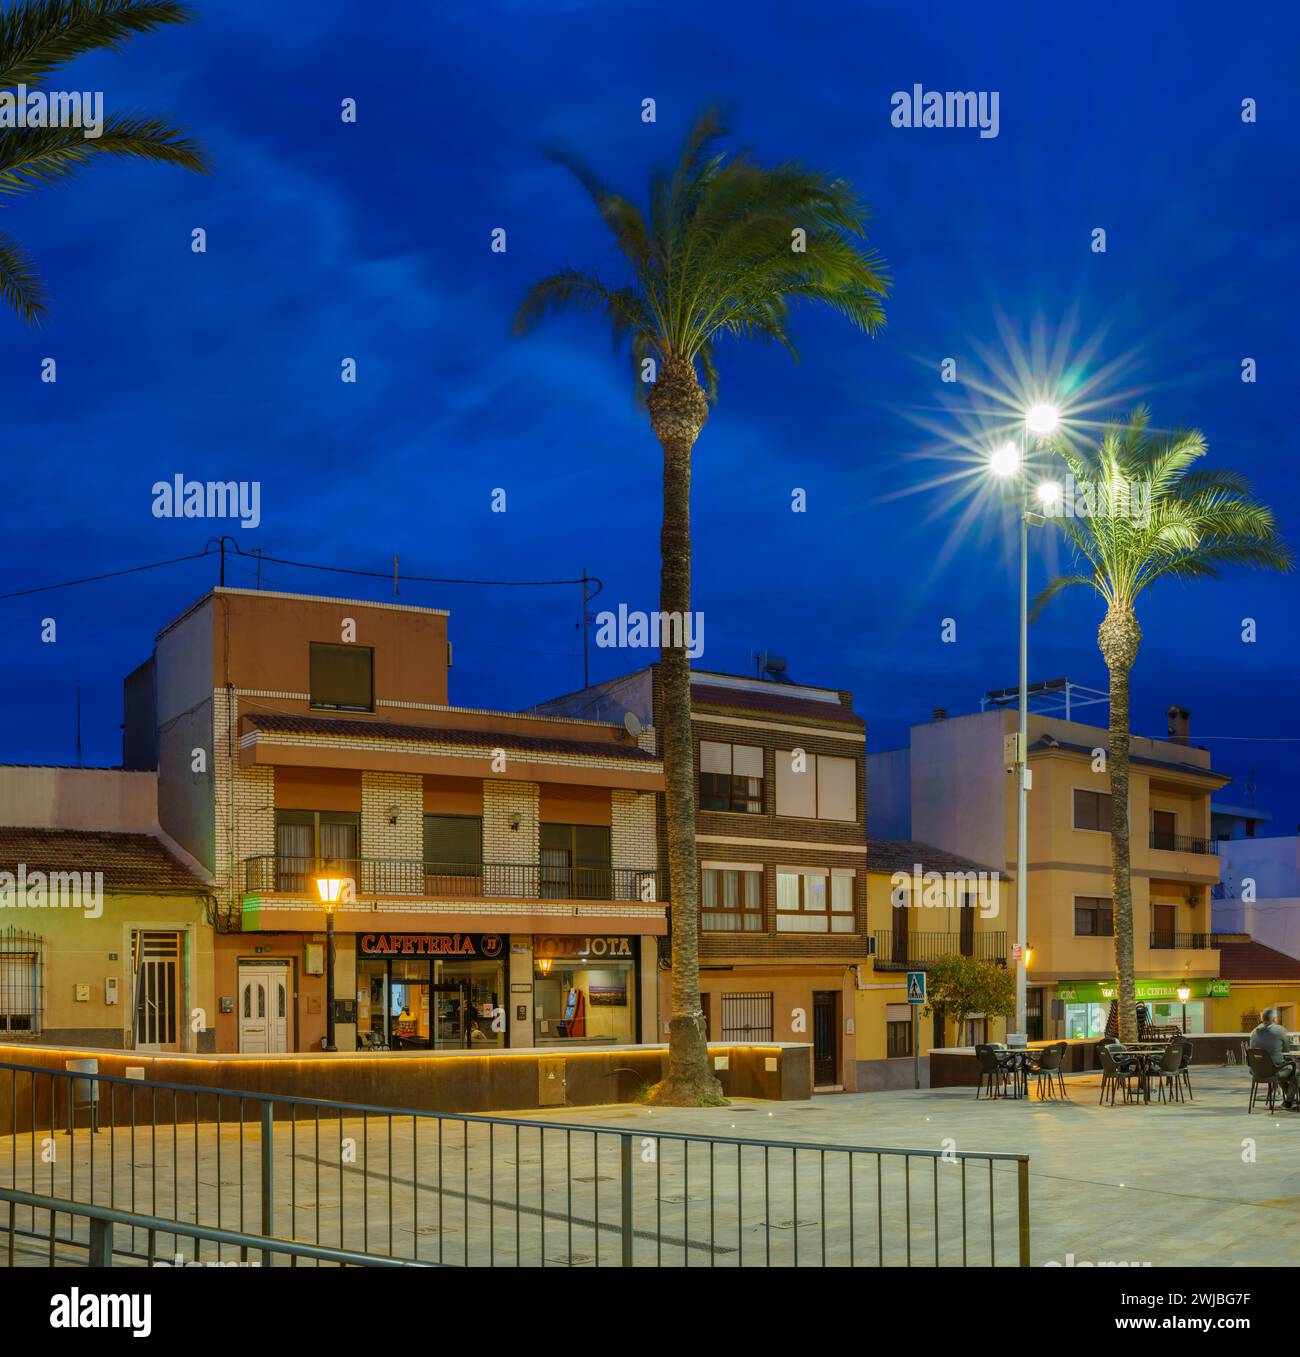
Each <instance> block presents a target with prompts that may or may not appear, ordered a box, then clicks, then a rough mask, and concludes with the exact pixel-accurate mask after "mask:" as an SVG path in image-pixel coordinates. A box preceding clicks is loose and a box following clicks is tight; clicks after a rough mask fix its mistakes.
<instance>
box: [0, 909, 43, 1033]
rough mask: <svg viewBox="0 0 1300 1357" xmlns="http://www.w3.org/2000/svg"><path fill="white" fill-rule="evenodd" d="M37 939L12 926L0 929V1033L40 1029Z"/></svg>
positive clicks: (38, 952)
mask: <svg viewBox="0 0 1300 1357" xmlns="http://www.w3.org/2000/svg"><path fill="white" fill-rule="evenodd" d="M40 980H41V939H40V938H39V936H37V935H36V934H35V933H20V932H19V931H18V930H17V929H16V928H10V929H7V930H5V931H3V932H0V1032H25V1033H28V1034H33V1033H37V1032H39V1031H40V1030H41V1024H40V1018H41V1010H40V993H41V985H40Z"/></svg>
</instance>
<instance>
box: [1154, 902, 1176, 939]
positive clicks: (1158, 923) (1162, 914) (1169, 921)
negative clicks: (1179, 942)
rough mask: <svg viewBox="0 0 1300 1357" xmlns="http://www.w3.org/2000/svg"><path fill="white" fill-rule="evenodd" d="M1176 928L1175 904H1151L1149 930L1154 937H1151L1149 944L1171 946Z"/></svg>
mask: <svg viewBox="0 0 1300 1357" xmlns="http://www.w3.org/2000/svg"><path fill="white" fill-rule="evenodd" d="M1177 928H1178V906H1177V905H1152V906H1151V931H1152V933H1153V934H1154V937H1153V938H1152V939H1151V945H1152V946H1153V947H1172V946H1173V945H1174V941H1175V938H1174V935H1175V932H1176V930H1177Z"/></svg>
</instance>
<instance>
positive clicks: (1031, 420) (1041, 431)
mask: <svg viewBox="0 0 1300 1357" xmlns="http://www.w3.org/2000/svg"><path fill="white" fill-rule="evenodd" d="M1060 422H1061V412H1060V411H1059V410H1058V409H1057V408H1056V406H1054V405H1049V404H1047V403H1046V402H1045V401H1043V402H1040V403H1039V404H1037V405H1031V406H1030V407H1029V409H1028V411H1026V413H1025V427H1026V428H1027V429H1028V430H1029V432H1030V433H1033V434H1037V435H1038V436H1039V438H1046V437H1047V435H1048V434H1050V433H1055V431H1056V426H1057V425H1058V424H1059V423H1060Z"/></svg>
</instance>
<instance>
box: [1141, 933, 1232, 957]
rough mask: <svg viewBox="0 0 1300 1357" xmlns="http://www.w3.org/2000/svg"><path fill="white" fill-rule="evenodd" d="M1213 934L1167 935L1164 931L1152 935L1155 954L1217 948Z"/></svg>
mask: <svg viewBox="0 0 1300 1357" xmlns="http://www.w3.org/2000/svg"><path fill="white" fill-rule="evenodd" d="M1217 946H1218V943H1217V941H1216V935H1215V934H1213V933H1166V932H1164V931H1163V930H1162V931H1160V932H1153V933H1152V934H1151V950H1152V951H1153V952H1173V951H1183V950H1186V951H1191V952H1200V951H1203V950H1204V949H1205V948H1207V947H1217Z"/></svg>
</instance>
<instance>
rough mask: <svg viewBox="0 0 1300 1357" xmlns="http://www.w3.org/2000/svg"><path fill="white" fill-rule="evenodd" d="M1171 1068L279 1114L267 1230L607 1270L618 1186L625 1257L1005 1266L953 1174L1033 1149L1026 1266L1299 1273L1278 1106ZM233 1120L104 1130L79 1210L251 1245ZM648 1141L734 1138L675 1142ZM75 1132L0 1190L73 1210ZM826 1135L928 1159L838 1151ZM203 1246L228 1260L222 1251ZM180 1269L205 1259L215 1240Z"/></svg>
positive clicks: (14, 1157) (450, 1258)
mask: <svg viewBox="0 0 1300 1357" xmlns="http://www.w3.org/2000/svg"><path fill="white" fill-rule="evenodd" d="M1192 1076H1193V1090H1194V1094H1195V1097H1194V1101H1192V1102H1186V1103H1181V1104H1173V1105H1161V1104H1160V1103H1158V1102H1153V1103H1151V1104H1150V1105H1145V1104H1142V1103H1137V1104H1132V1105H1127V1106H1126V1105H1123V1104H1122V1103H1117V1105H1116V1106H1114V1107H1110V1106H1108V1105H1106V1106H1099V1105H1098V1094H1099V1091H1100V1090H1099V1082H1098V1081H1099V1076H1097V1075H1082V1076H1075V1077H1073V1078H1071V1079H1069V1080H1068V1092H1069V1099H1070V1100H1069V1101H1068V1102H1066V1103H1061V1102H1055V1103H1053V1102H1039V1101H1037V1100H1036V1099H1030V1100H1028V1101H1019V1100H1004V1101H992V1102H990V1101H987V1100H985V1099H980V1100H976V1098H975V1094H974V1090H973V1089H938V1090H922V1091H919V1092H891V1093H866V1094H833V1095H826V1096H821V1097H817V1098H814V1099H812V1100H811V1101H808V1102H787V1103H768V1102H760V1101H756V1100H748V1099H742V1100H737V1101H736V1102H734V1103H732V1104H731V1105H730V1106H728V1107H723V1108H701V1109H692V1110H681V1109H678V1110H663V1109H651V1108H646V1107H643V1106H638V1105H621V1106H615V1107H596V1108H591V1107H587V1108H574V1109H565V1110H560V1111H547V1112H538V1111H527V1112H520V1113H510V1112H508V1111H505V1112H502V1113H501V1114H499V1115H501V1116H505V1117H510V1116H518V1117H519V1118H523V1119H527V1120H530V1121H533V1122H543V1123H544V1124H545V1128H546V1129H538V1128H536V1127H522V1128H516V1127H513V1126H508V1125H507V1126H502V1125H497V1126H489V1125H487V1124H485V1123H482V1122H471V1123H469V1124H468V1125H467V1124H466V1123H462V1122H458V1121H444V1122H442V1123H441V1124H440V1123H439V1122H438V1121H437V1120H436V1119H431V1118H428V1119H426V1118H412V1117H411V1116H409V1115H407V1116H405V1117H400V1116H395V1117H392V1118H389V1117H374V1116H370V1117H367V1118H365V1119H364V1120H363V1119H361V1118H354V1117H346V1118H344V1119H342V1120H341V1121H340V1120H339V1119H338V1118H329V1117H326V1116H322V1117H321V1118H320V1120H319V1121H318V1120H316V1119H315V1116H314V1115H313V1116H312V1117H311V1119H307V1118H306V1116H305V1115H304V1116H303V1117H300V1119H299V1120H298V1121H297V1122H296V1123H289V1122H286V1121H283V1120H280V1121H277V1122H276V1125H275V1135H274V1146H273V1153H272V1154H271V1156H270V1159H271V1163H272V1198H273V1201H274V1215H273V1222H272V1223H273V1230H274V1233H275V1234H276V1235H279V1236H287V1235H290V1234H292V1237H293V1238H295V1239H297V1240H300V1241H305V1242H319V1243H322V1244H325V1245H330V1246H340V1247H345V1248H348V1249H354V1250H360V1251H369V1252H373V1253H383V1254H387V1255H390V1256H400V1257H402V1258H407V1259H417V1258H418V1259H419V1260H421V1261H427V1262H438V1261H442V1262H445V1263H450V1264H462V1263H464V1262H466V1261H468V1262H469V1263H470V1264H479V1265H482V1264H487V1263H489V1262H495V1263H496V1264H497V1265H515V1264H516V1263H521V1264H523V1265H525V1266H536V1265H539V1264H545V1265H548V1266H593V1265H618V1264H619V1262H620V1261H621V1251H622V1248H623V1235H622V1230H621V1221H622V1213H623V1210H624V1203H623V1189H624V1185H625V1182H626V1184H627V1185H628V1187H629V1189H630V1192H631V1202H632V1215H633V1225H634V1229H633V1239H632V1251H633V1260H634V1262H635V1263H636V1264H638V1265H653V1264H655V1263H663V1264H670V1265H681V1264H683V1263H686V1264H688V1265H690V1266H736V1265H738V1264H743V1265H747V1266H748V1265H758V1264H763V1263H772V1264H775V1265H791V1264H796V1263H797V1264H798V1265H801V1266H807V1265H813V1266H820V1265H823V1264H828V1265H840V1264H848V1263H850V1262H854V1263H858V1264H875V1263H878V1262H884V1263H885V1264H887V1265H895V1264H904V1263H906V1262H908V1261H909V1259H910V1261H911V1262H912V1263H913V1264H917V1265H929V1264H933V1263H934V1262H935V1261H936V1258H937V1261H938V1262H940V1263H941V1264H945V1265H950V1264H961V1263H962V1262H966V1263H969V1264H976V1265H981V1264H987V1263H988V1262H990V1261H994V1262H996V1263H998V1264H999V1265H1013V1264H1014V1263H1016V1261H1017V1259H1018V1238H1017V1216H1016V1204H1017V1164H1016V1163H1015V1162H1014V1161H1011V1162H1007V1161H999V1162H995V1163H989V1162H988V1161H985V1160H981V1159H969V1160H966V1161H965V1162H964V1163H963V1162H961V1161H960V1159H957V1161H956V1162H952V1161H953V1160H954V1158H955V1157H956V1156H959V1155H960V1154H962V1153H963V1152H1002V1153H1011V1154H1017V1155H1028V1156H1029V1162H1030V1220H1031V1226H1032V1237H1031V1243H1032V1262H1033V1263H1034V1264H1035V1265H1043V1264H1047V1263H1049V1262H1056V1263H1062V1264H1068V1263H1069V1262H1070V1261H1073V1263H1074V1264H1075V1265H1079V1264H1084V1263H1112V1264H1129V1265H1133V1264H1139V1265H1141V1264H1150V1265H1152V1266H1157V1267H1159V1266H1186V1265H1192V1266H1195V1265H1206V1264H1234V1263H1237V1264H1245V1263H1252V1264H1264V1263H1273V1264H1285V1265H1289V1266H1295V1265H1297V1264H1300V1229H1297V1228H1296V1226H1297V1224H1300V1114H1294V1113H1285V1112H1281V1111H1279V1112H1278V1113H1276V1114H1274V1115H1269V1114H1267V1113H1266V1112H1264V1111H1263V1110H1262V1108H1261V1109H1258V1110H1257V1111H1256V1112H1255V1114H1254V1115H1251V1116H1248V1115H1247V1113H1246V1104H1247V1096H1248V1090H1249V1083H1250V1080H1249V1076H1248V1075H1247V1073H1246V1071H1245V1070H1244V1069H1243V1068H1241V1067H1239V1066H1237V1067H1233V1066H1230V1067H1227V1068H1203V1069H1197V1068H1195V1067H1193V1071H1192ZM250 1117H251V1120H250V1121H248V1122H246V1123H245V1124H244V1126H243V1127H242V1128H241V1127H240V1126H239V1125H238V1123H237V1122H230V1121H227V1122H225V1123H223V1125H222V1127H221V1129H220V1132H218V1131H217V1129H216V1127H214V1126H213V1125H211V1124H209V1123H201V1124H200V1125H199V1126H198V1127H197V1128H196V1127H194V1126H193V1125H182V1126H181V1127H179V1128H177V1129H176V1130H175V1131H173V1128H172V1127H171V1126H170V1125H168V1126H165V1127H159V1128H158V1130H157V1131H156V1132H153V1131H151V1130H149V1129H148V1128H146V1127H137V1129H136V1132H135V1137H134V1142H132V1140H131V1138H130V1136H129V1134H128V1133H127V1132H126V1131H124V1130H123V1129H122V1128H118V1129H117V1130H116V1131H115V1132H112V1133H110V1131H109V1130H108V1129H105V1130H103V1131H101V1132H100V1133H99V1134H98V1136H96V1137H94V1138H93V1140H94V1146H93V1158H94V1164H93V1174H94V1186H93V1199H94V1200H95V1201H96V1202H99V1203H102V1204H106V1205H107V1204H111V1205H114V1206H116V1207H119V1208H123V1209H132V1210H135V1211H138V1212H142V1213H147V1214H151V1215H156V1216H163V1217H168V1218H172V1219H184V1220H193V1219H195V1218H196V1216H197V1218H198V1219H199V1220H201V1221H202V1222H203V1223H204V1224H216V1223H218V1218H219V1223H220V1224H221V1225H223V1226H224V1227H226V1228H228V1229H229V1228H233V1229H239V1228H243V1229H246V1230H248V1231H251V1232H257V1231H258V1230H259V1228H260V1221H261V1171H262V1144H261V1134H260V1127H259V1125H258V1123H257V1120H256V1114H255V1113H250ZM578 1128H596V1132H595V1133H593V1132H592V1131H589V1130H581V1129H578ZM670 1133H684V1134H686V1135H689V1136H695V1137H714V1138H719V1142H728V1141H731V1140H737V1139H739V1140H744V1141H746V1142H751V1143H749V1144H747V1145H744V1146H737V1145H735V1144H731V1143H716V1144H713V1145H710V1144H709V1143H707V1142H701V1141H692V1142H691V1143H690V1144H685V1143H683V1142H680V1141H675V1140H673V1139H672V1138H671V1135H670ZM659 1136H663V1137H666V1138H665V1139H662V1140H660V1139H658V1137H659ZM91 1142H92V1137H91V1135H90V1133H89V1131H88V1130H86V1129H85V1128H81V1129H79V1130H78V1131H77V1134H76V1137H75V1142H74V1141H73V1140H72V1139H70V1138H68V1137H66V1136H63V1135H61V1134H60V1133H55V1134H54V1135H53V1136H51V1135H49V1134H48V1133H45V1134H42V1133H41V1132H40V1131H39V1130H38V1131H37V1133H36V1135H35V1136H33V1135H31V1134H30V1133H27V1132H22V1131H20V1132H19V1134H18V1135H17V1136H5V1137H0V1182H4V1183H5V1184H10V1183H12V1184H13V1185H15V1186H17V1187H20V1188H23V1189H25V1190H35V1191H38V1192H42V1193H51V1194H53V1195H56V1196H60V1197H63V1198H65V1199H73V1200H78V1201H86V1200H88V1199H90V1197H91V1176H92V1163H91V1159H92V1145H91ZM752 1142H798V1143H799V1144H802V1145H807V1146H811V1147H813V1148H810V1149H804V1150H800V1151H799V1152H798V1153H797V1154H792V1153H791V1152H790V1151H789V1150H787V1149H782V1148H778V1147H776V1146H769V1145H768V1144H765V1143H757V1144H756V1143H752ZM823 1146H824V1147H832V1146H835V1147H844V1146H851V1147H872V1148H880V1149H911V1150H925V1151H935V1152H944V1151H947V1152H948V1157H947V1159H940V1160H939V1161H937V1162H936V1161H934V1160H932V1159H929V1158H916V1157H914V1158H904V1157H902V1156H897V1155H892V1156H891V1155H884V1156H877V1155H874V1154H871V1153H865V1154H857V1155H854V1156H852V1157H851V1162H850V1156H847V1155H845V1154H843V1153H841V1152H839V1151H838V1150H832V1149H830V1148H827V1149H826V1150H825V1151H822V1150H821V1149H819V1148H817V1147H823ZM954 1152H955V1154H954ZM51 1155H52V1156H53V1159H52V1162H48V1161H49V1160H50V1156H51ZM625 1166H626V1176H625ZM241 1210H242V1217H241ZM17 1224H18V1227H19V1230H20V1231H23V1230H26V1231H28V1233H26V1234H20V1235H19V1237H18V1242H17V1246H16V1261H19V1262H26V1263H30V1264H35V1265H39V1264H42V1263H45V1262H48V1260H49V1257H50V1244H49V1239H48V1234H49V1224H48V1216H47V1215H44V1214H42V1213H33V1212H29V1211H25V1210H24V1211H20V1212H19V1214H18V1219H17ZM70 1229H73V1230H75V1235H74V1237H75V1238H77V1239H83V1238H84V1237H85V1229H84V1222H83V1223H82V1224H81V1225H80V1226H73V1225H70V1222H69V1220H68V1218H67V1217H66V1216H65V1217H61V1218H60V1220H59V1222H58V1225H57V1230H56V1241H55V1244H54V1251H55V1257H56V1258H57V1259H58V1260H59V1261H67V1262H81V1261H84V1260H85V1257H86V1255H85V1251H84V1249H78V1248H77V1247H75V1246H74V1245H72V1244H67V1243H60V1242H59V1238H58V1237H59V1236H67V1235H68V1233H69V1230H70ZM116 1241H117V1247H118V1248H119V1249H120V1250H122V1251H123V1256H122V1257H121V1258H120V1259H119V1261H120V1262H122V1263H124V1264H129V1263H131V1262H133V1261H135V1262H141V1261H143V1258H144V1255H146V1254H147V1239H146V1237H145V1236H143V1235H142V1234H141V1233H140V1232H136V1233H135V1234H134V1235H133V1234H132V1232H131V1231H129V1230H126V1229H124V1228H119V1230H118V1233H117V1236H116ZM178 1249H179V1251H180V1252H181V1253H182V1254H183V1255H184V1257H185V1258H186V1259H190V1258H192V1257H193V1255H194V1244H193V1243H192V1241H188V1240H182V1241H180V1242H179V1244H177V1245H175V1246H173V1241H172V1240H171V1239H170V1238H168V1237H165V1236H161V1237H159V1238H158V1239H156V1240H155V1253H156V1255H160V1256H161V1257H163V1258H172V1257H174V1255H175V1252H176V1251H177V1250H178ZM133 1254H134V1255H138V1257H135V1258H133V1257H132V1256H131V1255H133ZM220 1257H221V1260H222V1261H226V1262H236V1261H238V1260H239V1258H240V1254H239V1251H238V1250H237V1249H234V1248H231V1247H230V1246H226V1247H225V1248H223V1249H222V1250H221V1251H220ZM256 1257H257V1255H253V1258H254V1259H256ZM200 1258H201V1259H205V1260H207V1261H217V1258H218V1253H217V1250H216V1248H215V1246H212V1245H206V1246H204V1248H203V1250H202V1251H201V1252H200ZM286 1262H287V1259H284V1258H278V1259H276V1260H275V1263H276V1265H284V1264H285V1263H286Z"/></svg>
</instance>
